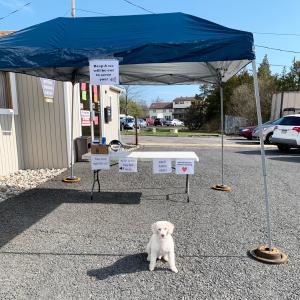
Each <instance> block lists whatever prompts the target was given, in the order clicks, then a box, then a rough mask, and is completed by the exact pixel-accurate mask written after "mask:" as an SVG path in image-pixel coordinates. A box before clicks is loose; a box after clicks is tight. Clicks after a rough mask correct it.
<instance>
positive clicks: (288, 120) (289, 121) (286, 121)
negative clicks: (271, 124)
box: [278, 116, 300, 126]
mask: <svg viewBox="0 0 300 300" xmlns="http://www.w3.org/2000/svg"><path fill="white" fill-rule="evenodd" d="M278 125H287V126H295V125H296V126H299V125H300V117H295V116H291V117H284V118H282V119H281V122H280V123H279V124H278Z"/></svg>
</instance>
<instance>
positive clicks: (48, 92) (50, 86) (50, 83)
mask: <svg viewBox="0 0 300 300" xmlns="http://www.w3.org/2000/svg"><path fill="white" fill-rule="evenodd" d="M40 80H41V85H42V89H43V93H44V98H45V101H46V102H53V98H54V87H55V80H52V79H47V78H40Z"/></svg>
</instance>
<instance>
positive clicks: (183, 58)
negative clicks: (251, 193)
mask: <svg viewBox="0 0 300 300" xmlns="http://www.w3.org/2000/svg"><path fill="white" fill-rule="evenodd" d="M108 58H114V59H118V60H119V63H120V83H121V84H130V85H132V84H138V85H142V84H151V85H153V84H197V83H211V84H217V85H219V86H220V89H221V117H222V121H221V127H222V184H221V185H220V186H219V187H225V186H224V185H223V89H222V85H223V83H225V82H226V81H227V80H228V79H229V78H231V77H232V76H233V75H235V74H236V73H237V72H238V71H239V70H241V69H242V68H243V67H245V66H246V65H247V64H249V63H251V62H252V66H253V74H254V80H255V95H256V105H257V116H258V123H259V126H261V112H260V100H259V92H258V84H257V76H256V65H255V54H254V48H253V35H252V33H249V32H245V31H240V30H235V29H230V28H227V27H224V26H221V25H218V24H215V23H212V22H209V21H207V20H204V19H201V18H198V17H195V16H192V15H187V14H183V13H169V14H151V15H135V16H116V17H94V18H91V17H89V18H57V19H53V20H50V21H47V22H44V23H41V24H38V25H35V26H31V27H29V28H25V29H23V30H20V31H18V32H15V33H13V34H11V35H9V36H6V37H3V38H1V39H0V70H1V71H7V72H15V73H23V74H28V75H33V76H39V77H44V78H51V79H55V80H60V81H71V82H72V83H73V86H74V84H75V83H77V82H88V81H89V67H88V66H89V60H90V59H108ZM73 96H74V91H73ZM72 111H73V109H72ZM72 120H73V117H72ZM72 127H73V126H72ZM71 139H72V142H71V147H73V134H72V133H71ZM260 142H261V154H262V167H263V178H264V188H265V202H266V209H267V220H268V222H267V224H268V236H269V246H268V247H269V249H272V245H271V230H270V218H269V215H270V209H269V200H268V190H267V181H266V168H265V156H264V145H263V140H262V136H261V140H260ZM71 149H72V148H71ZM72 152H73V151H72V150H71V154H72ZM73 177H74V175H73V159H71V176H70V178H71V179H72V178H73Z"/></svg>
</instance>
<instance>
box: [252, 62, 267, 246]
mask: <svg viewBox="0 0 300 300" xmlns="http://www.w3.org/2000/svg"><path fill="white" fill-rule="evenodd" d="M252 69H253V79H254V91H255V101H256V112H257V121H258V126H259V139H260V153H261V164H262V171H263V181H264V196H265V204H266V213H267V229H268V244H269V249H272V238H271V220H270V215H271V213H270V204H269V193H268V184H267V169H266V155H265V146H264V140H263V135H262V118H261V107H260V96H259V87H258V79H257V74H256V63H255V61H254V60H253V61H252Z"/></svg>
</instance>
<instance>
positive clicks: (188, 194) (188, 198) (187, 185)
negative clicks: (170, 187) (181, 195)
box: [185, 174, 190, 202]
mask: <svg viewBox="0 0 300 300" xmlns="http://www.w3.org/2000/svg"><path fill="white" fill-rule="evenodd" d="M185 193H186V194H187V202H190V182H189V175H188V174H187V175H186V179H185Z"/></svg>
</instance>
